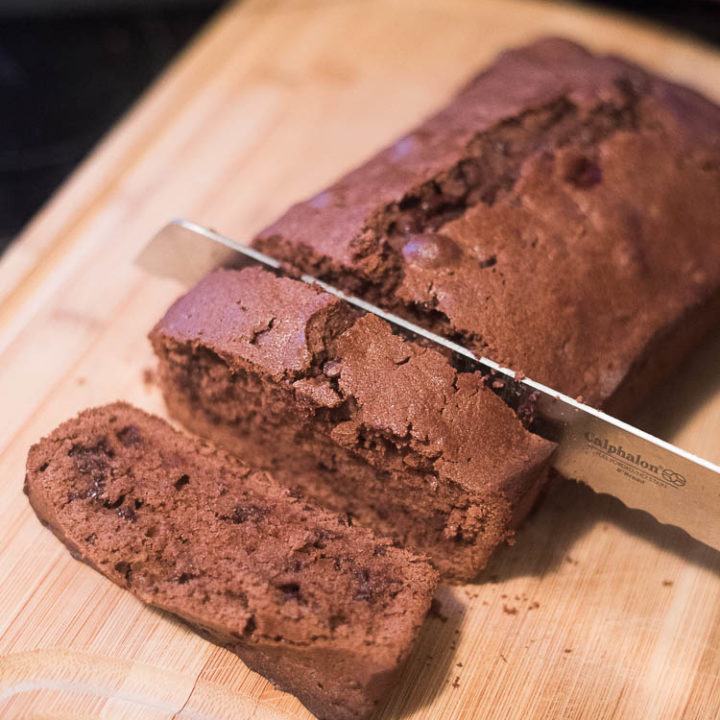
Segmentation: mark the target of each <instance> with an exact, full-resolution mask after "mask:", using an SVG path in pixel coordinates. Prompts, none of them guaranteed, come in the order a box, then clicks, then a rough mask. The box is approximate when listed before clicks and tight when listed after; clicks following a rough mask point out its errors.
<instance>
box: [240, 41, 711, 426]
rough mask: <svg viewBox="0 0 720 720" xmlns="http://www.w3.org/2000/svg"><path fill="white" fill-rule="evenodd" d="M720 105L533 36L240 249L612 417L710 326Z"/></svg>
mask: <svg viewBox="0 0 720 720" xmlns="http://www.w3.org/2000/svg"><path fill="white" fill-rule="evenodd" d="M718 207H720V108H718V107H717V106H715V105H713V104H712V103H711V102H709V101H708V100H707V99H705V98H703V97H701V96H700V95H698V94H697V93H695V92H693V91H691V90H688V89H686V88H683V87H679V86H677V85H674V84H672V83H669V82H667V81H665V80H663V79H660V78H658V77H656V76H654V75H652V74H650V73H648V72H646V71H645V70H643V69H641V68H639V67H637V66H636V65H633V64H631V63H628V62H625V61H623V60H621V59H618V58H616V57H603V56H596V55H592V54H590V53H589V52H587V51H586V50H584V49H583V48H581V47H579V46H578V45H575V44H574V43H571V42H568V41H565V40H559V39H546V40H541V41H538V42H536V43H534V44H532V45H529V46H527V47H524V48H520V49H518V50H513V51H510V52H506V53H504V54H503V55H501V56H500V58H499V59H498V60H497V61H496V62H495V64H494V65H492V66H491V67H490V68H489V69H488V70H487V71H486V72H484V73H482V74H480V75H478V76H477V77H475V78H474V79H472V80H471V81H470V82H469V84H467V86H466V87H465V88H463V89H462V90H461V91H460V92H459V93H458V94H457V96H456V97H455V98H454V99H453V100H452V101H451V102H450V103H449V104H448V105H447V106H446V107H444V108H443V109H442V110H440V111H439V112H438V113H437V114H435V115H434V116H432V117H431V118H429V119H428V120H426V121H425V122H423V123H422V124H421V125H419V126H418V127H417V128H416V129H415V130H413V131H412V132H410V133H408V134H407V135H405V136H404V137H402V138H400V139H399V140H397V142H395V143H394V144H392V145H391V146H390V147H388V148H387V149H385V150H383V151H382V152H380V153H379V154H378V155H376V156H375V157H373V158H372V159H371V160H369V161H368V162H367V163H366V164H364V165H363V166H361V167H359V168H358V169H356V170H354V171H353V172H351V173H349V174H348V175H346V176H345V177H343V178H342V179H341V180H339V181H338V182H336V183H335V184H334V185H332V186H331V187H329V188H328V189H327V190H325V191H324V192H321V193H319V194H318V195H316V196H315V197H313V198H311V199H310V200H307V201H305V202H301V203H299V204H298V205H295V206H294V207H292V208H290V209H289V210H288V211H287V212H286V213H285V214H284V215H283V216H282V217H281V218H280V219H279V220H278V221H277V222H275V223H274V224H272V225H271V226H270V227H268V228H267V229H265V230H264V231H262V232H261V233H260V234H259V235H258V237H257V238H256V239H255V241H254V245H255V247H257V248H259V249H261V250H263V251H265V252H267V253H270V254H272V255H274V256H275V257H278V258H281V259H284V260H286V261H289V262H291V263H293V264H295V265H296V266H298V267H299V268H301V269H302V270H303V271H305V272H308V273H310V274H312V275H315V276H317V277H320V278H322V279H324V280H326V281H328V282H330V283H332V284H335V285H337V286H340V287H342V288H343V289H345V290H347V291H349V292H351V293H353V294H356V295H361V296H363V297H365V298H367V299H369V300H371V301H372V302H374V303H376V304H379V305H382V306H384V307H386V308H389V309H391V310H392V311H393V312H396V313H398V314H403V315H405V316H407V317H409V318H411V319H413V320H415V321H416V322H418V323H419V324H421V325H423V326H425V327H428V328H429V329H432V330H434V331H435V332H438V333H441V334H444V335H445V336H447V337H450V338H452V339H455V340H457V341H458V342H461V343H463V344H466V345H469V346H472V347H473V348H475V349H476V350H477V351H479V352H480V353H482V354H484V355H486V356H487V357H490V358H492V359H494V360H497V361H498V362H500V363H503V364H505V365H507V366H509V367H512V368H514V369H516V370H521V371H523V372H525V373H526V374H527V375H528V376H530V377H532V378H534V379H536V380H539V381H541V382H544V383H546V384H548V385H550V386H552V387H555V388H557V389H559V390H562V391H563V392H565V393H567V394H569V395H571V396H573V397H575V396H582V397H583V398H584V400H585V401H586V402H589V403H590V404H593V405H601V406H604V407H605V408H606V409H608V410H609V411H611V412H615V413H622V412H624V411H626V410H627V409H629V408H630V407H632V406H633V405H634V404H636V402H637V401H638V399H639V398H640V397H641V396H642V395H643V394H644V393H645V392H646V391H647V390H648V389H649V388H650V387H651V386H652V385H653V384H654V383H656V382H657V381H658V380H659V379H660V378H661V377H662V376H663V375H664V374H665V373H666V372H667V371H668V370H669V369H671V368H672V367H673V366H675V365H676V364H677V363H678V361H679V360H680V359H681V358H682V357H683V355H684V354H685V353H687V352H688V350H689V349H691V348H693V347H694V346H695V345H696V344H697V342H698V341H699V340H700V339H701V338H702V336H703V335H705V334H706V333H707V332H708V331H709V329H710V328H711V327H713V326H715V327H717V325H718V323H719V322H720V252H718V238H720V213H718V211H717V208H718Z"/></svg>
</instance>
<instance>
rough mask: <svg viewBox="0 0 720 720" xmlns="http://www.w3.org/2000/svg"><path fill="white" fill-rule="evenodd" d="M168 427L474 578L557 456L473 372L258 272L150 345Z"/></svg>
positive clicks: (225, 283)
mask: <svg viewBox="0 0 720 720" xmlns="http://www.w3.org/2000/svg"><path fill="white" fill-rule="evenodd" d="M151 340H152V343H153V346H154V349H155V352H156V353H157V355H158V357H159V359H160V379H161V385H162V389H163V392H164V394H165V398H166V402H167V405H168V408H169V410H170V412H171V414H172V415H173V416H174V417H176V418H177V419H178V420H180V421H181V422H182V423H183V424H184V425H185V426H186V427H188V428H189V429H190V430H192V431H193V432H196V433H198V434H199V435H201V436H204V437H206V438H209V439H211V440H212V441H213V442H215V443H217V444H219V445H221V446H223V447H225V448H226V449H228V450H230V451H232V452H234V453H237V454H238V455H240V456H241V457H243V458H244V459H246V460H247V461H248V462H250V463H251V464H253V465H257V466H259V467H263V468H266V469H269V470H271V471H272V473H273V476H274V477H276V478H277V479H278V480H280V481H281V482H283V483H284V484H285V485H286V486H288V487H290V488H292V489H293V490H295V489H297V490H298V491H299V492H301V493H302V494H304V495H307V496H308V497H310V498H312V499H313V501H315V502H318V503H321V504H323V505H324V506H326V507H329V508H331V509H333V510H336V511H342V512H346V513H349V514H350V516H351V517H352V518H354V519H355V520H357V521H359V522H360V523H362V524H364V525H367V526H369V527H371V528H373V529H375V530H376V531H378V532H379V533H381V534H383V535H387V536H390V537H392V538H393V539H394V540H395V541H396V542H398V543H401V544H403V545H405V546H408V547H410V548H413V549H417V550H421V551H422V552H424V553H427V554H428V555H430V557H431V558H432V561H433V563H434V564H435V566H436V567H437V568H438V569H439V570H440V571H441V574H442V576H443V577H444V578H446V579H449V580H455V581H467V580H471V579H473V578H474V577H475V576H476V575H477V573H478V571H479V570H480V569H481V568H482V567H483V566H484V565H485V563H486V562H487V559H488V557H489V555H490V553H491V552H492V550H493V549H494V548H495V547H496V546H497V545H498V543H500V542H501V541H502V540H504V539H505V538H507V537H508V536H509V535H510V534H511V533H512V531H513V528H514V527H515V526H516V525H517V524H518V522H519V521H520V520H521V519H522V518H523V517H524V515H525V514H526V513H527V511H528V510H529V509H530V507H531V505H532V503H533V501H534V500H535V498H536V497H537V494H538V492H539V490H540V488H541V487H542V484H543V481H544V479H545V474H546V473H545V470H546V467H547V461H548V458H549V456H550V454H551V452H552V450H553V445H552V443H550V442H547V441H545V440H543V439H541V438H540V437H537V436H536V435H533V434H531V433H530V432H528V431H527V430H526V429H525V428H524V427H523V425H522V423H521V422H520V420H519V419H518V417H517V416H516V415H515V414H514V412H513V411H512V410H510V408H509V407H507V406H506V405H505V404H504V403H503V402H502V400H500V398H498V397H497V396H496V395H495V394H494V393H493V392H491V390H489V389H488V388H487V387H486V386H485V384H484V381H483V378H482V376H481V374H480V373H479V372H458V371H457V370H456V369H454V367H453V366H452V364H451V363H450V361H449V360H448V359H447V358H446V357H445V356H444V355H442V354H440V353H439V352H438V351H437V350H435V349H433V348H429V347H424V346H422V345H420V344H418V343H416V342H413V341H410V340H408V339H406V338H404V337H400V336H398V335H395V334H393V332H392V331H391V328H390V326H389V325H388V324H387V323H386V322H385V321H383V320H381V319H379V318H377V317H376V316H374V315H359V314H357V313H355V312H354V311H353V310H352V309H351V307H350V306H349V305H347V304H346V303H344V302H342V301H341V300H338V299H337V298H335V297H333V296H331V295H328V294H327V293H323V292H320V291H319V290H318V289H317V288H315V287H312V286H310V285H307V284H305V283H302V282H300V281H297V280H293V279H290V278H279V277H276V276H275V275H273V274H271V273H269V272H266V271H264V270H261V269H259V268H245V269H243V270H240V271H238V270H218V271H216V272H214V273H212V274H210V275H209V276H207V277H206V278H204V279H203V280H202V281H201V282H200V283H199V284H198V285H197V286H196V287H195V289H194V290H192V291H191V292H190V293H188V294H187V295H185V296H184V297H183V298H181V299H180V300H178V301H177V302H176V303H175V304H174V305H173V306H172V307H171V308H170V309H169V310H168V312H167V314H166V315H165V317H164V318H163V319H162V320H161V321H160V322H159V323H158V325H157V326H156V327H155V329H154V330H153V331H152V333H151Z"/></svg>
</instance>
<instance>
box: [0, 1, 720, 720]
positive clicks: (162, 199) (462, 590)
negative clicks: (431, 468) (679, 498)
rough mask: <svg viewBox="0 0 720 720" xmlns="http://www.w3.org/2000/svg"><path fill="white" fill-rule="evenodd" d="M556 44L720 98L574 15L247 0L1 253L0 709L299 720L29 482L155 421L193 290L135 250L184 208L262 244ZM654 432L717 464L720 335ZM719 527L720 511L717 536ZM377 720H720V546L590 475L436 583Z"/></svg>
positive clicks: (530, 4)
mask: <svg viewBox="0 0 720 720" xmlns="http://www.w3.org/2000/svg"><path fill="white" fill-rule="evenodd" d="M543 33H545V34H546V33H554V34H564V35H568V36H570V37H574V38H576V39H579V40H581V41H583V42H586V43H587V44H589V45H590V46H592V47H595V48H598V49H611V50H614V51H621V52H623V53H626V54H627V55H630V56H631V57H634V58H637V59H638V60H641V61H643V62H645V63H647V64H649V65H651V66H653V67H655V68H657V69H658V70H660V71H662V72H665V73H666V74H668V75H671V76H673V77H675V78H678V79H680V80H682V81H684V82H688V83H690V84H692V85H695V86H696V87H698V88H700V89H702V90H703V91H705V92H706V93H708V94H709V95H711V96H714V97H715V98H716V99H720V55H718V54H716V53H714V52H712V51H711V50H709V49H707V48H703V47H700V46H698V45H693V44H691V43H690V42H689V41H687V40H683V39H682V38H678V37H671V36H668V35H666V34H663V33H662V32H660V31H659V30H658V29H652V28H644V27H640V26H637V25H633V24H631V23H629V22H627V21H625V20H623V19H620V18H609V17H603V16H602V15H600V14H598V13H593V12H589V11H584V10H580V9H578V8H577V7H576V6H564V5H554V4H546V3H543V2H534V1H529V0H528V1H524V2H522V1H515V2H511V1H510V0H487V1H485V2H471V1H470V0H444V2H436V1H435V0H386V1H383V2H381V1H380V0H366V1H365V2H360V1H359V0H338V1H336V2H332V1H330V0H297V1H295V2H272V1H268V2H260V1H251V0H246V2H243V3H242V4H239V5H235V6H231V7H230V8H229V9H228V10H227V11H226V12H224V13H223V14H222V15H221V16H220V17H219V18H218V19H217V20H216V21H215V22H214V23H213V24H212V25H211V26H210V27H209V29H208V30H207V31H206V32H204V33H203V34H202V36H201V37H200V38H199V39H198V40H197V41H196V42H195V43H194V45H193V46H192V47H191V49H190V50H189V51H188V52H186V53H185V54H184V56H183V57H181V58H180V60H179V61H178V62H176V63H175V65H174V66H173V67H172V68H171V70H170V71H169V72H168V73H167V74H166V75H165V76H164V77H163V78H162V79H161V80H160V81H159V82H158V83H157V84H156V85H155V87H154V88H153V89H152V91H151V92H150V93H149V94H148V95H147V96H146V97H145V98H144V99H143V100H142V101H141V102H140V103H139V105H138V106H137V107H136V108H135V109H134V110H133V111H132V112H131V113H130V115H129V116H128V117H127V118H125V120H124V121H123V122H122V123H121V124H120V125H119V126H118V127H117V129H116V130H115V131H114V132H113V133H112V134H111V135H110V136H109V137H108V139H107V140H106V141H105V142H104V143H102V145H101V146H100V147H99V148H97V150H96V151H95V152H94V153H93V154H92V155H91V156H90V158H89V159H88V160H87V161H86V162H85V163H84V164H83V166H82V167H81V168H80V169H79V170H78V171H77V172H76V174H75V175H74V176H73V177H72V178H71V180H70V181H69V182H68V183H66V185H65V186H64V187H63V188H62V189H61V190H60V191H59V192H58V193H57V195H56V196H55V197H54V198H53V200H52V201H51V202H50V203H49V205H48V206H47V207H46V208H45V209H44V210H43V211H42V212H41V213H40V214H39V215H38V217H37V218H36V219H35V220H34V221H33V222H32V223H31V224H30V226H29V227H28V228H27V230H26V231H25V232H24V233H23V235H22V237H20V238H19V240H18V241H17V242H16V243H15V245H14V246H13V247H12V248H11V249H10V250H9V251H8V252H7V253H6V255H5V256H4V258H3V259H2V262H1V263H0V353H1V354H0V717H2V718H22V719H23V720H24V719H26V718H51V719H58V720H59V719H60V718H73V719H75V718H142V719H143V720H144V719H148V720H155V719H157V720H161V719H166V718H185V719H190V718H194V719H205V718H217V719H221V718H222V719H230V718H234V719H241V720H246V719H249V718H253V719H254V720H291V719H292V720H307V719H308V718H309V717H310V716H309V714H308V713H307V711H306V710H304V709H303V708H302V706H301V705H300V704H299V703H298V702H297V701H296V700H295V699H294V698H293V697H291V696H289V695H286V694H284V693H281V692H279V691H277V690H275V689H274V688H272V687H271V686H270V685H269V684H268V683H267V682H266V681H265V680H264V679H263V678H261V677H260V676H258V675H256V674H254V673H251V672H250V671H248V670H247V669H246V668H245V667H244V665H243V664H242V662H240V660H239V659H238V658H237V657H235V656H233V655H231V654H230V653H228V652H226V651H224V650H221V649H219V648H217V647H215V646H213V645H211V644H209V643H207V642H206V641H204V640H202V639H201V638H199V637H198V636H196V635H195V634H193V633H192V632H190V631H188V630H187V629H186V628H185V627H183V626H181V625H180V624H179V623H176V622H175V621H173V620H172V619H171V618H170V617H168V616H166V615H164V614H163V613H160V612H157V611H154V610H151V609H148V608H146V607H144V606H142V604H141V603H139V602H138V601H136V600H135V599H133V597H131V596H130V595H129V594H128V593H125V592H123V591H121V590H120V589H118V588H116V587H115V586H113V585H111V584H110V583H109V582H108V581H106V580H104V579H103V578H101V577H100V576H99V575H97V574H96V573H94V572H93V571H92V570H90V569H89V568H87V567H85V566H84V565H81V564H80V563H77V562H75V561H74V560H72V559H71V558H70V556H69V555H68V554H67V552H66V551H65V550H64V548H63V547H62V546H61V545H60V543H59V542H58V541H56V540H55V539H54V537H52V536H51V534H50V533H49V532H48V531H47V530H45V529H43V528H42V527H41V526H40V524H39V522H38V521H37V520H36V518H35V516H34V515H33V514H32V512H31V510H30V508H29V506H28V504H27V502H26V500H25V498H24V496H23V495H22V493H21V486H22V480H23V473H24V462H25V455H26V452H27V449H28V447H29V445H30V444H31V443H32V442H33V441H35V440H36V439H37V438H38V437H39V436H40V435H42V434H44V433H46V432H48V431H49V430H50V429H51V428H53V427H54V426H55V425H56V424H57V423H59V422H60V421H61V420H64V419H65V418H67V417H68V416H70V415H72V414H74V413H75V412H77V411H78V410H80V409H82V408H84V407H86V406H88V405H95V404H100V403H104V402H107V401H111V400H114V399H117V398H124V399H127V400H129V401H131V402H134V403H136V404H138V405H140V406H142V407H144V408H146V409H148V410H151V411H156V412H160V413H162V412H163V406H162V402H161V399H160V396H159V393H158V390H157V388H156V387H155V385H154V383H153V378H152V371H151V369H152V367H153V364H154V363H153V360H152V356H151V352H150V348H149V344H148V343H147V341H146V339H145V335H146V333H147V331H148V330H149V329H150V327H151V326H152V324H153V323H154V321H155V320H156V319H157V318H158V317H159V316H160V315H161V313H162V312H163V311H164V309H165V307H166V306H167V305H168V303H169V302H170V301H171V300H172V299H173V298H174V297H175V296H176V295H177V293H178V292H179V288H178V287H177V286H176V285H174V284H173V283H172V282H171V281H161V280H157V279H152V278H149V277H146V276H144V275H143V274H142V272H141V271H139V270H138V269H137V268H135V267H133V266H132V264H131V260H132V258H133V257H134V255H135V254H136V253H137V251H138V250H139V248H140V247H141V246H142V245H143V244H144V243H145V242H146V240H147V239H148V238H149V237H150V235H151V234H152V233H153V232H154V231H155V230H157V229H158V228H159V227H160V226H161V225H162V224H163V223H164V222H165V221H166V220H167V219H169V218H170V217H171V216H177V215H181V216H187V217H190V218H192V219H195V220H197V221H200V222H203V223H206V224H209V225H212V226H213V227H215V228H217V229H219V230H222V231H224V232H227V233H229V234H231V235H234V236H236V237H238V238H249V237H250V236H251V235H252V233H253V231H255V230H257V229H259V228H260V227H262V226H263V225H264V224H265V223H267V222H268V221H270V220H271V219H272V218H273V217H274V216H275V215H277V214H278V213H279V212H281V211H282V210H283V209H284V207H285V206H286V205H287V204H288V203H290V202H291V201H293V200H296V199H299V198H301V197H304V196H307V195H309V194H311V193H313V192H315V191H317V190H318V189H320V188H321V187H322V186H323V185H324V184H325V183H327V182H329V181H330V180H332V179H333V178H334V177H335V176H337V175H338V174H339V173H341V172H342V171H343V170H345V169H348V168H349V167H351V166H352V165H353V164H355V163H357V162H359V161H360V160H362V159H363V158H364V157H366V156H367V155H368V154H369V153H370V152H371V151H373V150H375V149H377V148H379V147H380V146H382V145H383V144H384V143H386V142H388V141H390V140H391V139H392V138H393V137H394V136H395V135H396V134H398V133H400V132H402V131H403V130H404V129H406V128H408V127H410V126H411V125H412V124H414V123H415V122H416V121H417V120H418V119H419V118H420V117H421V116H422V115H423V114H424V113H426V112H428V111H429V110H431V109H432V108H433V107H434V106H436V105H438V104H439V103H440V102H442V100H443V99H444V98H446V97H447V96H448V95H449V93H450V92H451V90H452V89H453V88H455V87H456V86H458V85H459V84H460V83H461V82H462V81H463V80H464V79H465V78H466V77H468V76H469V75H470V74H471V73H472V72H473V71H474V70H476V69H477V68H478V67H479V66H481V65H483V64H484V63H486V62H487V61H488V60H489V59H490V58H491V57H492V56H493V55H494V54H495V53H496V52H497V51H499V50H501V49H502V48H504V47H506V46H508V45H512V44H518V43H520V42H523V41H525V40H528V39H530V38H532V37H534V36H537V35H539V34H543ZM690 367H691V371H692V372H691V373H689V374H688V377H686V378H684V379H680V380H678V381H676V382H674V383H669V384H668V385H667V386H666V397H665V402H659V403H658V404H656V406H655V407H653V408H648V409H647V410H646V417H645V421H646V425H650V426H651V427H652V429H655V430H658V431H663V432H664V434H665V436H666V437H668V438H670V439H673V440H674V441H675V442H677V443H678V444H681V445H683V446H684V447H686V448H688V449H690V450H693V451H695V452H698V453H700V454H702V455H704V456H705V457H707V458H709V459H711V460H714V461H715V462H720V375H719V374H718V368H719V367H720V343H718V342H717V341H716V342H715V343H714V344H711V345H710V346H709V347H708V348H706V349H705V350H704V351H703V352H702V353H700V354H698V356H697V357H696V358H694V360H693V361H692V363H691V366H690ZM718 521H719V522H720V519H719V520H718ZM439 597H440V600H441V603H442V611H441V612H442V615H443V617H442V618H440V617H431V618H429V619H428V621H427V623H426V625H425V627H424V629H423V632H422V635H421V638H420V641H419V643H418V644H417V647H416V648H415V650H414V652H413V654H412V657H411V659H410V662H409V663H408V665H407V667H406V669H405V671H404V674H403V677H402V680H401V682H400V683H399V684H398V686H397V687H396V688H395V690H394V691H393V692H392V693H391V695H390V696H389V698H388V700H387V703H386V704H385V705H384V706H383V707H382V708H381V709H380V710H379V711H378V713H377V716H376V720H379V719H380V718H384V719H389V718H416V719H428V720H447V719H449V718H458V719H460V718H462V719H466V720H467V719H470V718H487V719H489V720H495V719H502V720H508V719H517V718H523V719H527V718H563V719H566V718H583V719H586V718H588V719H591V720H595V719H599V718H618V719H620V718H623V719H624V718H685V719H687V720H696V719H700V720H707V719H713V718H718V717H720V553H717V552H715V551H713V550H710V549H709V548H707V547H705V546H702V545H700V544H699V543H696V542H694V541H692V540H691V539H690V538H688V537H687V536H686V535H685V534H684V533H682V532H681V531H678V530H676V529H673V528H669V527H663V526H660V525H658V524H657V523H656V522H655V521H654V520H653V519H652V518H650V517H649V516H646V515H644V514H642V513H639V512H633V511H630V510H627V509H626V508H624V507H623V506H622V505H621V504H620V503H619V502H618V501H616V500H614V499H612V498H609V497H601V496H597V495H595V494H594V493H592V492H591V491H590V490H588V489H587V488H584V487H580V486H577V485H575V484H572V483H565V482H561V483H557V484H555V485H553V487H552V488H551V490H550V492H549V495H548V498H547V500H546V501H545V503H544V504H543V506H542V507H541V508H540V510H539V511H538V512H537V513H536V514H535V515H534V516H533V518H532V519H531V520H530V521H529V522H528V523H527V525H526V527H525V528H524V529H523V530H522V531H521V532H520V534H519V536H518V539H517V543H516V544H515V546H514V547H503V548H501V549H500V550H499V551H498V552H497V554H496V556H495V557H494V558H493V560H492V562H491V564H490V567H489V568H488V569H487V571H486V572H485V573H484V574H483V575H482V577H481V578H480V581H479V583H478V584H476V585H472V586H466V587H459V588H453V589H447V588H445V589H442V590H441V591H440V596H439Z"/></svg>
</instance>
